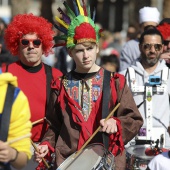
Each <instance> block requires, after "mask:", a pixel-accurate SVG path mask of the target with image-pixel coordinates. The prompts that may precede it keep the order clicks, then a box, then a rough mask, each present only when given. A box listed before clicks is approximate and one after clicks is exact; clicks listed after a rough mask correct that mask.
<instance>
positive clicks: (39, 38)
mask: <svg viewBox="0 0 170 170" xmlns="http://www.w3.org/2000/svg"><path fill="white" fill-rule="evenodd" d="M53 36H54V31H53V30H52V24H51V23H49V22H48V21H47V20H46V19H44V18H43V17H38V16H34V15H33V14H18V15H16V16H15V17H14V18H13V20H12V22H11V23H10V24H9V25H8V27H7V29H6V31H5V35H4V38H5V43H6V46H7V48H8V50H9V51H10V52H11V54H13V55H14V56H18V57H19V61H17V62H15V63H12V64H9V65H7V66H5V67H2V71H3V72H10V73H12V74H13V75H14V76H17V78H18V86H19V88H21V90H22V91H23V92H24V93H25V95H26V96H27V97H28V100H29V105H30V110H31V122H32V123H33V122H34V123H35V122H37V121H39V120H42V121H39V122H38V123H36V124H34V125H33V128H32V137H31V138H32V141H33V142H35V143H39V142H40V140H41V138H42V137H43V135H44V133H45V131H46V128H47V126H48V125H47V123H46V121H44V117H45V112H46V106H47V103H48V96H49V95H48V94H49V93H50V83H51V81H52V79H53V78H56V77H58V76H61V75H62V73H61V72H60V71H59V70H57V69H55V68H51V67H49V66H47V65H45V64H44V63H43V62H42V55H43V54H45V55H46V56H47V55H48V54H50V53H52V47H53V45H54V44H53ZM29 163H30V164H28V169H34V168H35V167H36V166H37V165H35V163H34V162H29Z"/></svg>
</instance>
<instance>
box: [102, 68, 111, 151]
mask: <svg viewBox="0 0 170 170" xmlns="http://www.w3.org/2000/svg"><path fill="white" fill-rule="evenodd" d="M110 76H111V72H109V71H107V70H104V78H103V99H102V119H105V118H106V117H107V116H108V114H109V98H110ZM103 143H104V146H105V148H106V149H108V148H109V138H108V135H107V134H106V133H103Z"/></svg>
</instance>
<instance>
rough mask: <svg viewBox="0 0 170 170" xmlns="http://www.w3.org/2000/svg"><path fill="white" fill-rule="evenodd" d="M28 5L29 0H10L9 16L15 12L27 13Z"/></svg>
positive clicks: (12, 15) (15, 13)
mask: <svg viewBox="0 0 170 170" xmlns="http://www.w3.org/2000/svg"><path fill="white" fill-rule="evenodd" d="M29 7H30V0H19V1H18V0H11V18H13V17H14V16H15V15H17V14H24V13H27V12H28V10H29Z"/></svg>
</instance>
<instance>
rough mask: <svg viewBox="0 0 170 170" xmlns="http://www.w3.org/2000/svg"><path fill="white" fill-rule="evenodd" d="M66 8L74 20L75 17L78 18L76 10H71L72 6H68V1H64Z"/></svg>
mask: <svg viewBox="0 0 170 170" xmlns="http://www.w3.org/2000/svg"><path fill="white" fill-rule="evenodd" d="M63 4H64V6H65V8H66V9H67V14H68V16H69V17H70V18H71V20H73V19H74V18H76V15H75V14H74V12H73V11H72V10H71V8H70V7H69V6H68V4H67V3H66V2H64V3H63Z"/></svg>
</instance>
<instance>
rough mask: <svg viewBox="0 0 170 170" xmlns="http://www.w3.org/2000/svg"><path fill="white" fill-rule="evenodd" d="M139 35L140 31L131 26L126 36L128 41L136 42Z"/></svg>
mask: <svg viewBox="0 0 170 170" xmlns="http://www.w3.org/2000/svg"><path fill="white" fill-rule="evenodd" d="M137 35H138V30H137V28H136V27H135V26H133V25H129V27H128V29H127V34H126V41H129V40H136V39H137Z"/></svg>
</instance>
